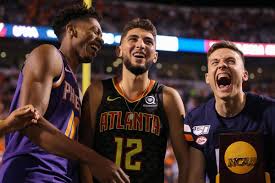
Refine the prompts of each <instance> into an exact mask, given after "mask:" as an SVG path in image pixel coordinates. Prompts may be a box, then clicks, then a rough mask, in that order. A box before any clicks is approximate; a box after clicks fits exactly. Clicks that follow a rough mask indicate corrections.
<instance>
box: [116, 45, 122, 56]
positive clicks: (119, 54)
mask: <svg viewBox="0 0 275 183" xmlns="http://www.w3.org/2000/svg"><path fill="white" fill-rule="evenodd" d="M116 56H117V57H118V58H121V57H122V51H121V47H120V46H117V47H116Z"/></svg>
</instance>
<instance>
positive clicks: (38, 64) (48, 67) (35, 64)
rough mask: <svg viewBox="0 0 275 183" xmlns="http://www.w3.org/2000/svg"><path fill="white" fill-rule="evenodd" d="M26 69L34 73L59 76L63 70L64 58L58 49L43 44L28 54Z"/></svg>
mask: <svg viewBox="0 0 275 183" xmlns="http://www.w3.org/2000/svg"><path fill="white" fill-rule="evenodd" d="M25 69H31V71H32V72H34V73H37V74H38V75H39V73H43V74H45V73H49V74H51V75H54V76H55V75H59V74H60V72H61V69H62V57H61V55H60V52H59V51H58V49H57V48H56V47H55V46H53V45H50V44H43V45H40V46H38V47H36V48H35V49H33V50H32V52H31V53H30V54H28V56H27V58H26V62H25V67H24V70H25Z"/></svg>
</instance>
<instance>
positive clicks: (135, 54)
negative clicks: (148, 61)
mask: <svg viewBox="0 0 275 183" xmlns="http://www.w3.org/2000/svg"><path fill="white" fill-rule="evenodd" d="M134 56H135V57H142V58H145V54H144V53H134Z"/></svg>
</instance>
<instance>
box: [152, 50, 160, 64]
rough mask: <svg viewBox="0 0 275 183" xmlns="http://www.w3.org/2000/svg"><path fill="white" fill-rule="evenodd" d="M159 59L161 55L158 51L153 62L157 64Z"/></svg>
mask: <svg viewBox="0 0 275 183" xmlns="http://www.w3.org/2000/svg"><path fill="white" fill-rule="evenodd" d="M158 57H159V53H158V52H157V51H156V52H155V56H154V59H153V62H154V63H156V62H157V61H158Z"/></svg>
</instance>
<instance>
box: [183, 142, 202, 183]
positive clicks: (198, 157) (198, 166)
mask: <svg viewBox="0 0 275 183" xmlns="http://www.w3.org/2000/svg"><path fill="white" fill-rule="evenodd" d="M189 158H190V160H192V163H190V164H189V170H188V181H187V183H194V182H196V183H205V158H204V155H203V153H202V152H201V151H200V150H198V149H196V148H193V147H190V151H189Z"/></svg>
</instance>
